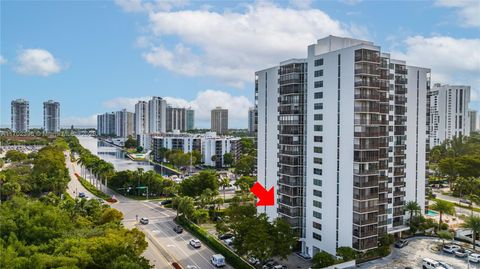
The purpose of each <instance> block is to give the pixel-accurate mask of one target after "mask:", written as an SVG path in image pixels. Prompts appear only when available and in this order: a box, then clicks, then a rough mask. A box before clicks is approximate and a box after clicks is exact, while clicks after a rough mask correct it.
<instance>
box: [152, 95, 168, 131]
mask: <svg viewBox="0 0 480 269" xmlns="http://www.w3.org/2000/svg"><path fill="white" fill-rule="evenodd" d="M148 130H149V131H148V132H149V133H165V132H166V131H167V102H166V101H165V100H164V99H162V98H161V97H157V96H154V97H152V99H151V100H149V101H148Z"/></svg>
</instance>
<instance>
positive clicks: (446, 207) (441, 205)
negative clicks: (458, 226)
mask: <svg viewBox="0 0 480 269" xmlns="http://www.w3.org/2000/svg"><path fill="white" fill-rule="evenodd" d="M432 209H433V210H436V211H438V213H439V214H440V222H439V227H440V225H441V224H442V217H443V214H450V215H453V214H455V207H454V206H453V204H451V203H449V202H447V201H443V200H437V201H436V202H435V204H433V206H432Z"/></svg>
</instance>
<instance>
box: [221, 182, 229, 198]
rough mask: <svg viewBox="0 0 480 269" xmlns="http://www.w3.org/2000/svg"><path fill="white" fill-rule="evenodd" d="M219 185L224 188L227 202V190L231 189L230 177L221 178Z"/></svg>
mask: <svg viewBox="0 0 480 269" xmlns="http://www.w3.org/2000/svg"><path fill="white" fill-rule="evenodd" d="M219 183H220V186H221V187H222V188H223V199H224V200H225V188H227V187H230V179H229V178H228V177H221V178H220V181H219Z"/></svg>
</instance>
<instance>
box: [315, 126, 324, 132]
mask: <svg viewBox="0 0 480 269" xmlns="http://www.w3.org/2000/svg"><path fill="white" fill-rule="evenodd" d="M313 130H314V131H316V132H321V131H323V125H315V126H313Z"/></svg>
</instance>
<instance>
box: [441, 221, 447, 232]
mask: <svg viewBox="0 0 480 269" xmlns="http://www.w3.org/2000/svg"><path fill="white" fill-rule="evenodd" d="M440 230H448V224H447V223H445V222H442V223H441V224H440Z"/></svg>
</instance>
